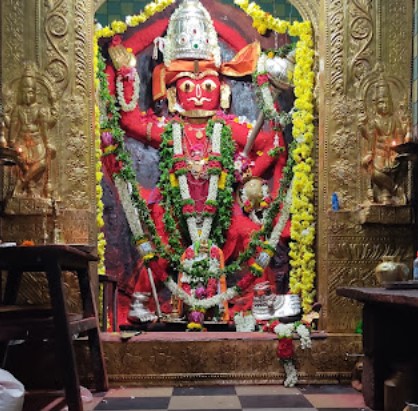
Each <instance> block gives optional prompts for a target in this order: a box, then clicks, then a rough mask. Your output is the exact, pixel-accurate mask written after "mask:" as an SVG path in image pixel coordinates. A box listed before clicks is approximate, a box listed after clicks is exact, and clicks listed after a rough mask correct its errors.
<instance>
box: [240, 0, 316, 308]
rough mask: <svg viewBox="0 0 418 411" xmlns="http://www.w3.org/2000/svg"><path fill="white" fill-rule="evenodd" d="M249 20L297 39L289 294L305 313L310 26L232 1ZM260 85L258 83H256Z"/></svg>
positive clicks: (310, 178) (310, 223)
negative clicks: (292, 294) (288, 20)
mask: <svg viewBox="0 0 418 411" xmlns="http://www.w3.org/2000/svg"><path fill="white" fill-rule="evenodd" d="M234 3H235V4H236V5H238V6H239V7H241V8H242V9H243V10H244V11H245V13H246V14H247V15H249V16H250V17H251V18H252V19H253V26H254V27H255V28H256V29H257V30H258V32H259V33H260V34H265V33H266V31H267V30H273V31H276V32H278V33H282V34H283V33H286V32H287V33H288V34H289V35H291V36H297V37H299V40H298V42H297V44H296V51H295V59H296V65H295V71H294V75H293V83H294V86H295V88H294V91H295V96H296V100H295V104H294V110H293V113H292V123H293V131H292V133H293V137H294V139H295V141H296V143H297V144H296V146H295V148H294V149H293V150H292V151H290V150H289V152H290V153H291V154H292V156H293V158H294V161H295V165H294V168H293V172H294V175H295V184H294V185H293V188H292V190H293V194H292V197H293V198H292V208H291V214H292V227H291V239H292V240H293V241H291V243H290V249H291V250H290V252H289V256H290V259H291V260H290V264H291V267H292V269H291V272H290V291H291V292H292V293H294V294H300V295H301V301H302V308H303V311H304V312H305V314H307V313H309V312H310V311H311V310H312V304H313V301H314V296H315V251H314V241H315V215H314V205H313V198H314V173H313V171H314V170H313V167H314V160H313V158H312V149H313V136H314V125H313V120H314V115H313V113H314V106H313V86H314V73H313V71H312V67H313V62H314V51H313V39H312V27H311V24H310V22H308V21H304V22H298V21H295V22H293V23H290V22H287V21H283V20H280V19H278V18H275V17H273V16H272V15H271V14H269V13H266V12H264V11H263V10H262V9H261V8H260V6H258V5H257V4H256V3H254V2H251V3H250V2H249V1H248V0H235V1H234ZM260 82H261V80H260Z"/></svg>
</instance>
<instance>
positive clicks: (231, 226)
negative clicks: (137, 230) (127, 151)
mask: <svg viewBox="0 0 418 411" xmlns="http://www.w3.org/2000/svg"><path fill="white" fill-rule="evenodd" d="M157 24H158V23H157ZM161 34H162V33H161ZM133 38H134V36H132V37H131V38H128V39H127V40H125V41H124V42H122V41H121V39H120V38H117V37H115V38H114V39H113V41H112V43H111V44H110V47H109V55H110V56H111V59H112V63H113V67H112V66H111V65H108V67H107V75H108V79H109V86H110V91H111V92H112V93H114V94H116V96H117V99H118V101H119V103H120V106H121V111H120V125H121V127H122V129H123V130H124V131H125V132H126V134H127V136H129V137H131V138H134V139H136V140H139V141H141V142H143V143H145V144H149V145H151V146H153V147H155V148H159V149H160V157H161V159H160V162H161V163H160V168H161V164H163V166H164V167H166V168H165V169H162V168H161V171H162V175H161V177H160V183H159V190H157V189H155V190H154V192H153V193H152V194H151V196H149V197H148V198H147V200H148V207H149V210H150V215H151V217H152V219H153V221H154V222H155V226H156V229H157V232H158V234H159V236H160V237H161V239H162V241H163V242H164V243H165V244H170V245H171V244H174V240H175V236H174V235H173V232H174V230H175V228H176V226H177V225H178V227H179V229H180V230H182V231H181V237H182V238H181V239H180V241H181V246H182V247H181V248H182V249H183V250H184V252H183V255H182V256H181V263H180V264H181V266H180V267H179V268H178V280H177V281H178V284H177V285H172V288H175V287H177V293H178V295H177V297H178V296H179V295H180V296H182V297H183V298H184V299H185V300H186V303H187V301H194V302H195V305H197V306H199V305H200V306H202V305H201V304H205V303H206V305H209V303H210V302H211V301H215V300H216V295H219V293H224V294H225V292H226V291H225V290H226V279H225V278H223V277H222V275H220V274H219V273H220V272H221V271H220V270H221V269H222V268H223V264H224V261H225V262H227V261H231V259H233V258H237V256H238V254H239V253H240V252H243V251H244V250H245V248H246V247H247V245H248V244H249V242H250V240H251V235H252V234H253V233H255V232H256V231H259V230H260V228H261V224H262V221H261V219H262V215H261V216H259V219H260V220H257V221H254V220H253V221H252V220H251V219H250V218H249V217H248V216H247V215H246V214H244V213H243V211H242V209H241V208H240V207H239V204H238V201H234V197H233V196H232V191H233V186H235V185H236V184H237V183H238V182H239V181H240V180H239V178H237V176H236V175H235V174H234V158H236V156H237V155H239V154H240V153H242V152H243V150H244V147H245V146H246V144H247V140H249V138H248V137H249V134H250V133H251V128H252V126H251V124H249V123H248V122H247V121H244V120H242V121H241V120H239V119H238V117H235V116H232V115H228V114H226V113H224V112H223V110H224V109H227V108H229V96H230V90H229V88H228V85H227V83H226V82H224V76H228V77H232V78H240V77H244V76H248V75H250V74H252V73H253V72H254V71H255V69H256V64H257V61H258V57H259V54H260V47H259V44H258V43H253V44H250V45H247V46H245V47H243V48H241V50H240V51H239V52H238V54H237V55H236V56H235V57H234V58H233V59H231V60H230V61H228V62H226V63H222V62H221V53H220V47H219V44H218V40H217V34H216V31H215V28H214V25H213V22H212V20H211V18H210V15H209V13H208V11H207V10H206V9H205V8H204V7H203V6H202V5H201V3H200V2H199V1H197V0H185V1H183V2H182V3H181V4H180V6H179V7H178V9H177V10H176V11H175V12H174V13H173V15H172V17H171V19H170V22H169V26H168V30H167V35H166V37H164V38H157V39H156V40H155V42H154V43H155V44H156V45H158V47H159V50H160V51H161V52H162V54H163V57H164V63H161V64H160V65H158V66H157V67H156V68H155V69H154V71H153V90H152V91H153V98H154V101H159V100H161V99H167V100H168V110H169V112H170V113H169V117H168V118H163V119H161V118H158V117H157V116H156V115H155V114H154V113H151V112H148V113H141V112H140V109H139V107H138V104H137V100H138V95H139V79H138V75H137V72H136V68H135V65H134V64H133V63H132V56H133V54H132V55H130V53H132V52H133V53H136V54H137V53H138V52H139V51H141V50H142V49H144V48H145V47H147V46H148V44H146V43H144V44H141V45H139V46H138V44H137V43H135V42H134V40H132V39H133ZM144 38H146V36H145V37H141V38H140V39H138V40H139V41H140V42H143V41H144V40H143V39H144ZM138 40H137V41H138ZM240 47H242V45H241V46H240ZM129 49H132V50H130V51H129ZM279 146H281V147H283V150H282V151H280V155H278V156H273V155H269V152H270V151H271V150H274V149H275V148H277V147H279ZM284 146H285V143H284V138H283V135H282V133H281V131H280V130H271V129H270V130H267V131H266V130H262V131H260V132H259V134H258V136H257V138H256V139H255V141H254V144H253V147H252V150H250V151H249V153H248V156H247V155H245V158H246V160H247V162H246V163H248V164H249V165H251V167H250V168H249V169H246V170H245V176H246V178H249V177H251V176H254V178H256V179H255V180H254V181H253V184H254V185H256V187H254V188H253V189H252V190H251V189H250V188H251V187H250V188H249V187H248V186H247V189H248V190H245V195H246V196H247V197H248V196H249V197H251V196H252V192H253V191H254V192H257V193H258V191H260V198H259V200H260V201H257V204H256V205H255V208H257V210H258V209H259V207H260V204H261V203H263V204H262V206H263V207H264V205H265V206H266V207H267V205H268V202H269V201H270V191H269V188H268V187H267V185H265V184H264V183H263V181H264V180H263V178H262V177H263V175H264V174H265V173H266V171H267V170H269V171H270V173H271V174H272V175H273V177H272V181H273V183H272V187H271V193H272V195H276V193H277V191H278V189H279V186H280V179H281V176H282V169H283V167H284V165H285V163H286V152H285V150H284ZM235 171H237V170H236V169H235ZM238 171H239V172H241V177H242V174H243V171H244V170H243V169H242V170H241V169H240V170H238ZM156 192H157V193H156ZM143 194H144V196H145V195H146V193H143ZM255 195H256V196H258V194H255ZM263 200H265V201H264V202H263ZM264 203H265V204H264ZM261 214H262V213H261ZM170 215H172V216H174V217H175V220H173V221H174V222H173V224H168V222H169V221H168V220H169V219H170V218H171V217H170ZM226 222H228V224H226ZM281 237H282V238H285V239H288V238H289V224H287V225H286V227H285V229H284V230H283V232H282V235H281ZM142 241H143V242H142V243H141V245H140V254H141V247H145V246H146V247H147V249H149V247H151V246H150V240H149V239H147V240H142ZM151 241H153V239H151ZM142 254H145V252H144V253H142ZM142 254H141V255H142ZM151 254H152V253H149V255H151ZM255 258H256V256H254V259H255ZM269 258H270V257H269V256H268V259H269ZM148 264H149V267H150V268H151V270H148V272H147V270H146V269H144V270H143V271H142V272H141V274H140V277H139V281H138V283H137V285H136V289H135V291H136V292H135V293H134V295H133V300H134V303H133V304H132V306H131V311H130V313H129V319H130V320H131V321H149V320H150V319H155V318H156V317H153V316H152V314H151V313H150V312H149V311H148V310H147V309H146V307H145V305H146V302H147V301H146V299H145V298H144V297H143V296H144V295H145V294H146V293H148V294H147V295H149V293H150V289H151V284H150V278H149V273H150V272H151V271H152V274H153V275H154V280H155V282H156V283H158V282H160V283H161V280H163V281H164V280H165V279H166V278H167V272H168V271H170V269H171V268H170V267H169V264H168V262H167V261H166V260H165V259H163V258H159V259H151V260H150V262H149V263H148ZM257 266H258V265H257ZM264 267H265V268H266V270H265V273H264V274H263V277H262V279H261V278H260V279H259V280H260V281H261V280H263V281H266V280H270V279H271V283H272V284H273V285H272V287H274V280H273V279H272V277H273V275H272V272H271V270H270V271H269V267H268V262H267V263H266V264H265V266H263V268H264ZM250 277H251V279H254V277H253V276H252V275H250ZM260 277H261V275H260ZM246 279H248V277H246ZM152 281H153V280H151V282H152ZM244 283H245V284H244ZM247 283H249V281H242V282H241V283H240V285H242V288H244V285H247ZM251 284H252V283H251ZM178 288H180V290H178ZM246 297H248V298H246ZM196 301H197V302H196ZM200 302H201V304H200ZM230 303H231V305H232V307H230V310H231V312H230V314H231V315H232V314H233V312H234V311H235V312H241V311H246V310H249V309H251V306H252V291H249V292H248V295H247V296H242V297H240V298H238V297H237V298H236V300H234V301H232V299H231V300H230ZM226 304H227V303H226ZM190 305H191V304H189V306H190ZM222 305H223V303H220V304H218V307H219V310H222V309H223V308H222ZM203 306H204V305H203ZM234 307H236V308H235V310H234ZM225 311H226V309H225ZM218 318H219V317H218Z"/></svg>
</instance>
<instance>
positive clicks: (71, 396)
mask: <svg viewBox="0 0 418 411" xmlns="http://www.w3.org/2000/svg"><path fill="white" fill-rule="evenodd" d="M95 260H97V258H96V257H94V256H93V255H91V254H90V253H88V252H86V251H83V250H80V249H77V248H74V247H69V246H65V245H45V246H33V247H10V248H0V270H4V271H5V272H6V273H7V279H6V286H5V290H4V298H3V302H2V304H1V305H0V341H1V342H2V343H1V344H0V364H1V363H3V362H4V359H5V355H6V353H7V346H8V341H10V340H15V339H25V340H26V339H29V338H33V339H48V338H53V339H54V342H55V348H56V350H55V351H56V356H57V360H58V364H59V366H60V368H61V372H62V378H63V383H64V390H65V398H66V401H67V405H68V409H69V410H70V411H82V410H83V405H82V401H81V396H80V381H79V376H78V373H77V364H76V360H75V354H74V347H73V336H74V335H76V334H79V333H83V332H85V333H86V334H87V337H88V343H89V348H90V354H91V361H92V366H93V374H94V381H95V386H96V389H97V390H99V391H106V390H107V389H108V380H107V373H106V367H105V363H104V356H103V349H102V345H101V341H100V331H99V322H98V317H97V310H96V304H95V301H94V296H93V292H92V288H91V283H90V275H89V263H90V262H91V261H95ZM63 271H74V272H75V273H76V274H77V277H78V283H79V286H80V296H81V303H82V314H81V315H74V314H70V313H69V312H68V311H67V307H66V304H65V295H64V284H63V276H62V272H63ZM23 272H31V273H39V272H45V273H46V277H47V280H48V291H49V295H50V299H51V307H49V308H45V307H33V306H29V307H19V306H16V305H15V304H16V299H17V295H18V292H19V285H20V282H21V278H22V275H23Z"/></svg>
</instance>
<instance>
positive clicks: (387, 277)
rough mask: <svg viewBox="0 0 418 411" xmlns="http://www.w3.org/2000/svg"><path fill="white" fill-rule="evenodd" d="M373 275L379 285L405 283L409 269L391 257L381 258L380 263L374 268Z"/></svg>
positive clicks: (396, 258) (397, 259)
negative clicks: (396, 282)
mask: <svg viewBox="0 0 418 411" xmlns="http://www.w3.org/2000/svg"><path fill="white" fill-rule="evenodd" d="M375 274H376V278H377V281H378V283H379V284H382V283H390V282H395V281H407V280H409V277H410V273H409V267H408V266H407V265H406V264H404V263H401V262H400V261H399V258H398V257H395V256H393V255H384V256H383V257H382V262H381V263H379V264H378V265H377V266H376V268H375Z"/></svg>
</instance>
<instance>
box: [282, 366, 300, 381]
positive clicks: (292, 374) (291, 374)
mask: <svg viewBox="0 0 418 411" xmlns="http://www.w3.org/2000/svg"><path fill="white" fill-rule="evenodd" d="M283 368H284V372H285V375H286V378H285V380H284V382H283V385H284V386H285V387H294V386H295V385H296V383H297V382H298V373H297V371H296V367H295V364H294V362H293V361H292V360H285V361H283Z"/></svg>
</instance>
